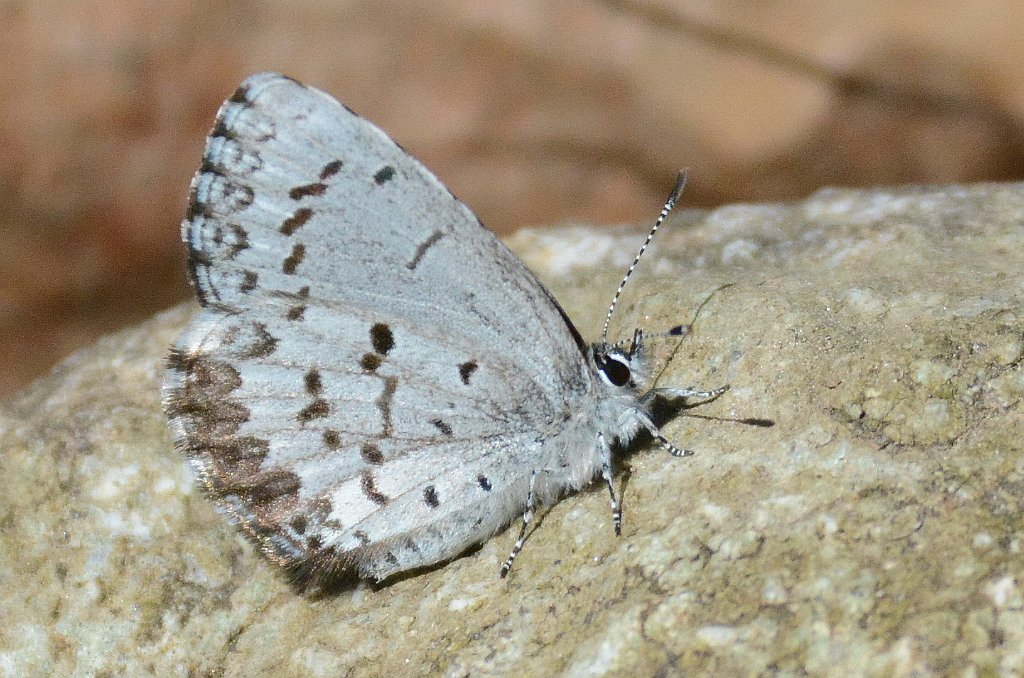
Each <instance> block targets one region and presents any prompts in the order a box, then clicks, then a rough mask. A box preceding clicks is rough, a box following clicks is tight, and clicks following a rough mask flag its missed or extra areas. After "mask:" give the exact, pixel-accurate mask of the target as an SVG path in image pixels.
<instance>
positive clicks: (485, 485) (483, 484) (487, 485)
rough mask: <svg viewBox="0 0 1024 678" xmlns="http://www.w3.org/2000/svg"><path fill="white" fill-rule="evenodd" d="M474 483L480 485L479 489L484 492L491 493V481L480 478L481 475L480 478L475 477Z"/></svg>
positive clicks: (484, 477) (485, 477) (483, 477)
mask: <svg viewBox="0 0 1024 678" xmlns="http://www.w3.org/2000/svg"><path fill="white" fill-rule="evenodd" d="M476 482H477V483H478V484H479V485H480V488H481V489H482V490H483V491H484V492H490V491H491V481H490V480H488V479H487V476H482V475H481V476H477V477H476Z"/></svg>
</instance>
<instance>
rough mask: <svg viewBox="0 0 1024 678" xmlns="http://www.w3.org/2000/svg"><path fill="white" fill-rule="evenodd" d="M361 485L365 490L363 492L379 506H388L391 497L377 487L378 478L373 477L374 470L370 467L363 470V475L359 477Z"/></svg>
mask: <svg viewBox="0 0 1024 678" xmlns="http://www.w3.org/2000/svg"><path fill="white" fill-rule="evenodd" d="M359 485H360V487H361V488H362V490H363V494H364V495H366V498H367V499H369V500H370V501H372V502H373V503H374V504H377V505H378V506H387V505H388V502H390V501H391V499H390V498H389V497H388V496H387V495H386V494H383V493H382V492H380V491H379V490H378V489H377V485H376V480H375V479H374V477H373V472H372V471H370V470H369V469H366V470H364V471H363V473H362V476H361V477H360V479H359Z"/></svg>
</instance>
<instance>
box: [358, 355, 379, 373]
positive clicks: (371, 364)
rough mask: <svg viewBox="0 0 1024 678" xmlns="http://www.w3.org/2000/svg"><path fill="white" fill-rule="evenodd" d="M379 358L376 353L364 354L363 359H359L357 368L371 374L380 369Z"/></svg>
mask: <svg viewBox="0 0 1024 678" xmlns="http://www.w3.org/2000/svg"><path fill="white" fill-rule="evenodd" d="M381 362H383V361H382V360H381V357H380V356H379V355H377V354H376V353H364V354H363V357H362V358H360V359H359V366H360V367H362V368H363V369H364V370H366V371H367V372H373V371H375V370H376V369H377V368H378V367H380V364H381Z"/></svg>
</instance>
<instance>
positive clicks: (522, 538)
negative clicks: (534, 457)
mask: <svg viewBox="0 0 1024 678" xmlns="http://www.w3.org/2000/svg"><path fill="white" fill-rule="evenodd" d="M538 473H540V469H536V468H535V469H533V472H532V473H530V491H529V493H528V494H527V495H526V511H525V512H524V513H523V527H522V529H520V530H519V537H518V538H517V539H516V543H515V545H514V546H513V547H512V552H511V553H509V554H508V560H506V561H505V564H504V565H502V566H501V572H499V573H498V576H499V577H501V578H502V579H504V578H505V577H506V576H507V575H508V571H509V570H511V569H512V561H513V560H515V559H516V556H518V555H519V552H520V551H522V550H523V544H525V543H526V528H527V527H529V525H530V521H531V520H533V509H534V502H535V499H534V493H533V489H534V486H535V485H536V484H537V474H538Z"/></svg>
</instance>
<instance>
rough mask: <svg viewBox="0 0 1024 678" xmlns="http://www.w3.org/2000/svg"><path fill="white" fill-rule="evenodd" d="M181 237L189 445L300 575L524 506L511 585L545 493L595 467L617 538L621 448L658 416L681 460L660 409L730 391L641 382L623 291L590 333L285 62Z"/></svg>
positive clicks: (178, 383)
mask: <svg viewBox="0 0 1024 678" xmlns="http://www.w3.org/2000/svg"><path fill="white" fill-rule="evenodd" d="M684 183H685V176H684V175H681V176H680V180H679V181H678V182H677V185H676V187H675V189H674V191H673V193H672V195H671V197H670V198H669V201H668V203H667V204H666V205H665V208H664V209H663V210H662V212H661V215H660V216H659V218H658V221H657V223H656V224H655V227H654V229H652V231H651V234H650V235H649V236H648V238H647V241H646V242H645V243H644V245H643V247H642V248H641V250H640V254H642V253H643V251H644V249H645V248H646V247H647V244H648V243H649V242H650V240H651V237H653V235H654V232H655V231H656V230H657V226H658V225H659V224H661V222H662V221H663V220H664V218H665V216H666V215H667V214H668V212H669V210H671V209H672V207H673V206H674V205H675V202H676V201H677V200H678V198H679V194H680V193H681V191H682V188H683V185H684ZM182 237H183V240H184V242H185V245H186V248H187V252H188V269H189V272H190V275H191V279H192V283H193V286H194V288H195V292H196V295H197V297H198V299H199V302H200V304H201V305H202V311H201V313H199V314H198V315H197V316H196V317H195V318H194V320H193V321H192V322H191V324H190V325H189V326H188V328H187V329H186V330H185V332H184V333H183V335H182V336H181V338H180V339H179V340H178V342H177V343H176V345H175V346H174V347H173V348H172V350H171V351H170V354H169V357H168V360H167V368H166V376H165V384H164V407H165V411H166V413H167V415H168V418H169V420H170V424H171V428H172V431H173V434H174V438H175V442H176V444H177V446H178V447H179V448H180V449H181V450H182V452H183V453H184V454H185V455H187V457H188V459H189V460H190V462H191V465H192V466H193V467H194V470H195V472H196V474H197V476H198V478H199V480H200V481H201V483H202V485H203V486H204V487H205V489H206V491H207V493H208V494H209V495H210V496H211V497H212V498H213V499H214V501H215V502H216V504H217V505H218V506H219V507H220V508H221V509H222V510H223V511H225V512H226V513H227V514H228V515H229V516H230V517H231V519H233V521H235V522H236V523H237V524H238V525H239V526H240V527H241V529H242V530H243V531H244V532H245V533H246V534H247V535H248V536H249V537H250V538H251V539H252V540H253V541H254V542H255V543H256V544H257V545H258V546H259V548H260V549H261V550H262V551H263V553H265V554H266V556H267V557H268V558H269V559H270V560H271V561H273V562H275V563H278V564H280V565H281V566H283V567H284V568H285V569H286V570H287V571H288V573H289V574H290V575H291V577H292V578H293V579H294V581H295V582H297V583H298V584H301V585H303V586H314V587H315V586H318V585H321V584H323V583H324V582H328V581H331V580H333V579H335V578H337V577H342V576H345V575H348V574H355V575H357V576H359V577H363V578H369V579H375V580H378V581H380V580H384V579H386V578H388V577H391V576H393V575H396V574H398V573H402V572H407V571H409V570H415V569H417V568H422V567H425V566H429V565H433V564H436V563H439V562H442V561H446V560H450V559H451V558H454V557H455V556H458V555H460V554H461V553H463V552H464V551H466V550H467V548H469V547H470V546H472V545H475V544H478V543H480V542H482V541H484V540H486V539H487V538H489V537H490V536H491V535H493V534H495V533H496V532H497V531H499V530H501V529H503V528H504V527H506V526H507V525H509V523H510V522H512V521H513V520H514V519H515V518H516V517H517V516H521V517H522V526H521V529H520V533H519V536H518V539H517V540H516V542H515V545H514V547H513V549H512V552H511V554H510V555H509V557H508V559H507V560H506V562H505V563H504V565H503V566H502V568H501V571H500V573H501V575H502V576H504V575H505V574H507V573H508V571H509V568H511V566H512V562H513V560H514V558H515V557H516V554H518V553H519V551H520V549H521V548H522V547H523V543H524V540H525V537H526V533H527V526H528V524H529V523H530V520H531V519H532V517H533V515H534V512H535V510H536V509H537V507H539V506H542V505H550V504H551V503H553V502H555V501H557V500H558V499H559V498H560V497H561V496H562V495H563V494H565V493H566V492H569V491H574V490H578V489H580V488H582V487H583V486H585V485H587V484H589V483H590V482H592V481H593V480H594V479H595V478H596V477H598V476H599V477H601V478H602V479H603V480H604V482H605V484H606V485H607V488H608V491H609V494H610V499H609V501H610V504H611V508H612V512H613V517H614V525H615V531H616V533H619V532H620V530H621V512H620V510H619V503H618V499H617V497H616V495H615V490H614V487H613V485H612V470H613V458H614V454H615V451H616V450H619V449H621V448H623V447H625V446H627V445H628V444H629V442H630V441H631V440H632V439H633V438H634V436H635V435H636V434H637V433H638V432H640V431H642V430H646V431H649V432H650V433H651V434H652V435H653V436H654V437H655V439H657V440H658V441H660V442H661V443H662V445H663V446H664V447H666V449H668V450H669V451H670V452H672V453H673V454H677V455H682V454H683V451H682V450H679V449H678V448H676V447H674V446H673V445H672V444H671V443H669V442H668V441H667V440H666V439H665V438H664V436H662V434H661V433H660V431H659V430H658V427H657V426H656V425H655V424H654V422H653V421H652V419H651V408H652V406H653V404H654V402H655V400H656V399H658V398H659V397H665V398H715V397H718V396H719V395H721V393H723V392H724V391H725V390H726V389H727V388H728V387H727V386H725V387H721V388H718V389H714V390H711V391H701V390H695V389H686V388H650V383H649V382H650V381H651V375H650V371H649V368H648V365H647V363H646V361H645V351H644V335H643V333H642V332H641V331H639V330H637V331H636V332H635V333H634V334H633V336H632V338H631V339H630V340H629V341H628V342H623V343H609V342H608V340H607V334H608V321H609V320H610V319H611V316H612V313H613V311H614V309H615V301H614V300H613V302H612V305H611V308H610V309H609V311H608V317H607V318H606V322H605V328H604V337H603V338H602V340H601V341H599V342H597V343H593V344H588V343H586V342H585V341H584V340H583V338H582V337H581V336H580V333H579V332H578V331H577V330H576V328H575V327H574V326H573V324H572V322H571V321H570V320H569V318H568V316H567V315H566V313H565V311H563V310H562V308H561V306H559V304H558V302H557V301H555V299H554V297H552V295H551V294H550V293H549V292H548V291H547V289H545V288H544V286H543V285H542V284H541V283H540V282H538V280H537V279H536V278H535V277H534V276H533V274H532V273H531V272H530V271H529V270H528V269H527V268H526V267H525V265H524V264H523V263H522V262H521V261H520V260H519V259H518V258H517V257H516V256H515V255H513V254H512V253H511V252H510V251H509V250H508V249H507V248H506V247H505V245H504V244H502V243H501V241H500V240H498V238H497V237H495V236H494V235H493V234H492V233H491V232H490V231H488V230H487V229H486V228H484V227H483V225H482V224H481V223H480V222H479V220H478V219H477V218H476V216H475V215H474V214H473V213H472V212H471V211H470V210H469V209H468V208H467V207H466V206H465V205H463V204H462V203H461V202H459V200H457V199H456V198H455V197H454V196H453V195H452V194H451V192H449V191H448V189H446V188H445V187H444V185H442V184H441V182H440V181H439V180H438V179H437V178H436V177H435V176H434V175H433V174H431V172H430V171H429V170H427V169H426V168H425V167H424V166H423V165H421V164H420V163H419V162H418V161H417V160H415V159H414V158H413V157H411V156H410V155H409V154H408V153H406V152H405V151H404V150H403V149H402V148H400V147H399V146H398V145H397V144H395V143H394V142H393V141H392V140H391V139H390V138H389V137H388V136H387V135H386V134H385V133H384V132H382V131H381V130H380V129H378V128H377V127H375V126H374V125H373V124H371V123H370V122H368V121H366V120H364V119H363V118H361V117H359V116H358V115H356V114H355V113H353V112H352V111H350V110H349V109H347V108H345V107H343V106H342V105H341V104H339V103H338V102H337V101H336V100H334V99H333V98H331V97H330V96H328V95H327V94H325V93H323V92H321V91H319V90H316V89H313V88H311V87H307V86H304V85H302V84H300V83H299V82H296V81H295V80H292V79H290V78H287V77H285V76H281V75H277V74H272V73H264V74H258V75H254V76H251V77H249V78H248V79H247V80H245V81H244V82H243V83H242V85H241V86H240V87H239V88H238V90H237V91H236V92H235V93H234V95H232V96H231V97H230V98H229V99H228V100H227V101H225V102H224V104H223V105H222V107H221V109H220V111H219V113H218V114H217V118H216V122H215V124H214V126H213V129H212V131H211V133H210V136H209V138H208V139H207V142H206V149H205V152H204V154H203V160H202V165H201V167H200V168H199V171H198V172H197V174H196V175H195V177H194V179H193V181H192V185H191V194H190V202H189V207H188V210H187V212H186V215H185V218H184V220H183V222H182ZM640 254H638V255H637V259H636V260H634V262H633V265H632V266H631V267H630V269H629V273H631V272H632V270H633V268H634V267H635V266H636V263H637V260H639V258H640ZM629 273H627V276H626V278H628V277H629ZM625 280H626V279H623V283H622V284H620V285H619V289H618V291H617V292H616V294H615V298H614V299H615V300H617V299H618V296H619V293H620V292H621V290H622V287H623V285H624V284H625Z"/></svg>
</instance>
